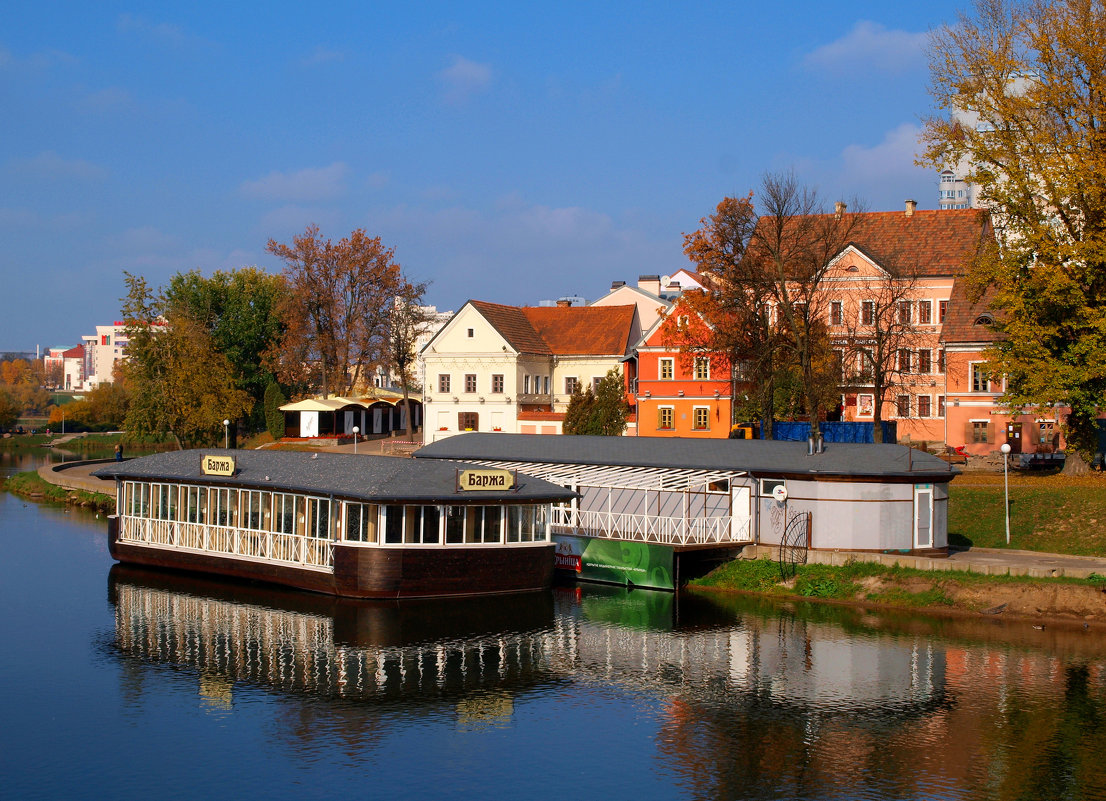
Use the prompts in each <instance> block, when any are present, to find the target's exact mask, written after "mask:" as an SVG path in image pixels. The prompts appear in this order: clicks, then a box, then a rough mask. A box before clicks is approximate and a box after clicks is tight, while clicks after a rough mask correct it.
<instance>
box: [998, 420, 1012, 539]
mask: <svg viewBox="0 0 1106 801" xmlns="http://www.w3.org/2000/svg"><path fill="white" fill-rule="evenodd" d="M999 450H1000V451H1002V494H1003V500H1004V501H1005V507H1004V508H1005V512H1006V544H1007V545H1009V544H1010V475H1009V470H1008V469H1007V463H1008V462H1009V460H1010V443H1009V442H1004V443H1002V447H1001V448H999Z"/></svg>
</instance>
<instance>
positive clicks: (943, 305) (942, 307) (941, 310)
mask: <svg viewBox="0 0 1106 801" xmlns="http://www.w3.org/2000/svg"><path fill="white" fill-rule="evenodd" d="M948 313H949V302H948V301H947V300H940V301H937V322H938V323H943V322H945V316H946V315H947V314H948Z"/></svg>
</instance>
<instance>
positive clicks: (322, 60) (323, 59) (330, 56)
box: [300, 45, 346, 67]
mask: <svg viewBox="0 0 1106 801" xmlns="http://www.w3.org/2000/svg"><path fill="white" fill-rule="evenodd" d="M345 60H346V54H345V53H344V52H342V51H341V50H332V49H330V48H329V47H322V46H321V45H320V46H319V47H316V48H315V49H314V50H312V51H311V53H310V54H309V55H307V56H304V57H303V58H301V59H300V65H301V66H304V67H314V66H316V65H319V64H333V63H336V62H341V61H345Z"/></svg>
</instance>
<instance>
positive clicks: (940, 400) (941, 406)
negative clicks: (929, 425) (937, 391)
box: [937, 395, 945, 417]
mask: <svg viewBox="0 0 1106 801" xmlns="http://www.w3.org/2000/svg"><path fill="white" fill-rule="evenodd" d="M937 416H938V417H944V416H945V396H944V395H938V396H937Z"/></svg>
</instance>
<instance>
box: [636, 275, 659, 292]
mask: <svg viewBox="0 0 1106 801" xmlns="http://www.w3.org/2000/svg"><path fill="white" fill-rule="evenodd" d="M637 288H638V289H642V290H644V291H646V292H652V293H653V294H654V295H657V296H659V295H660V294H661V277H660V276H659V275H639V276H638V277H637Z"/></svg>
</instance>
